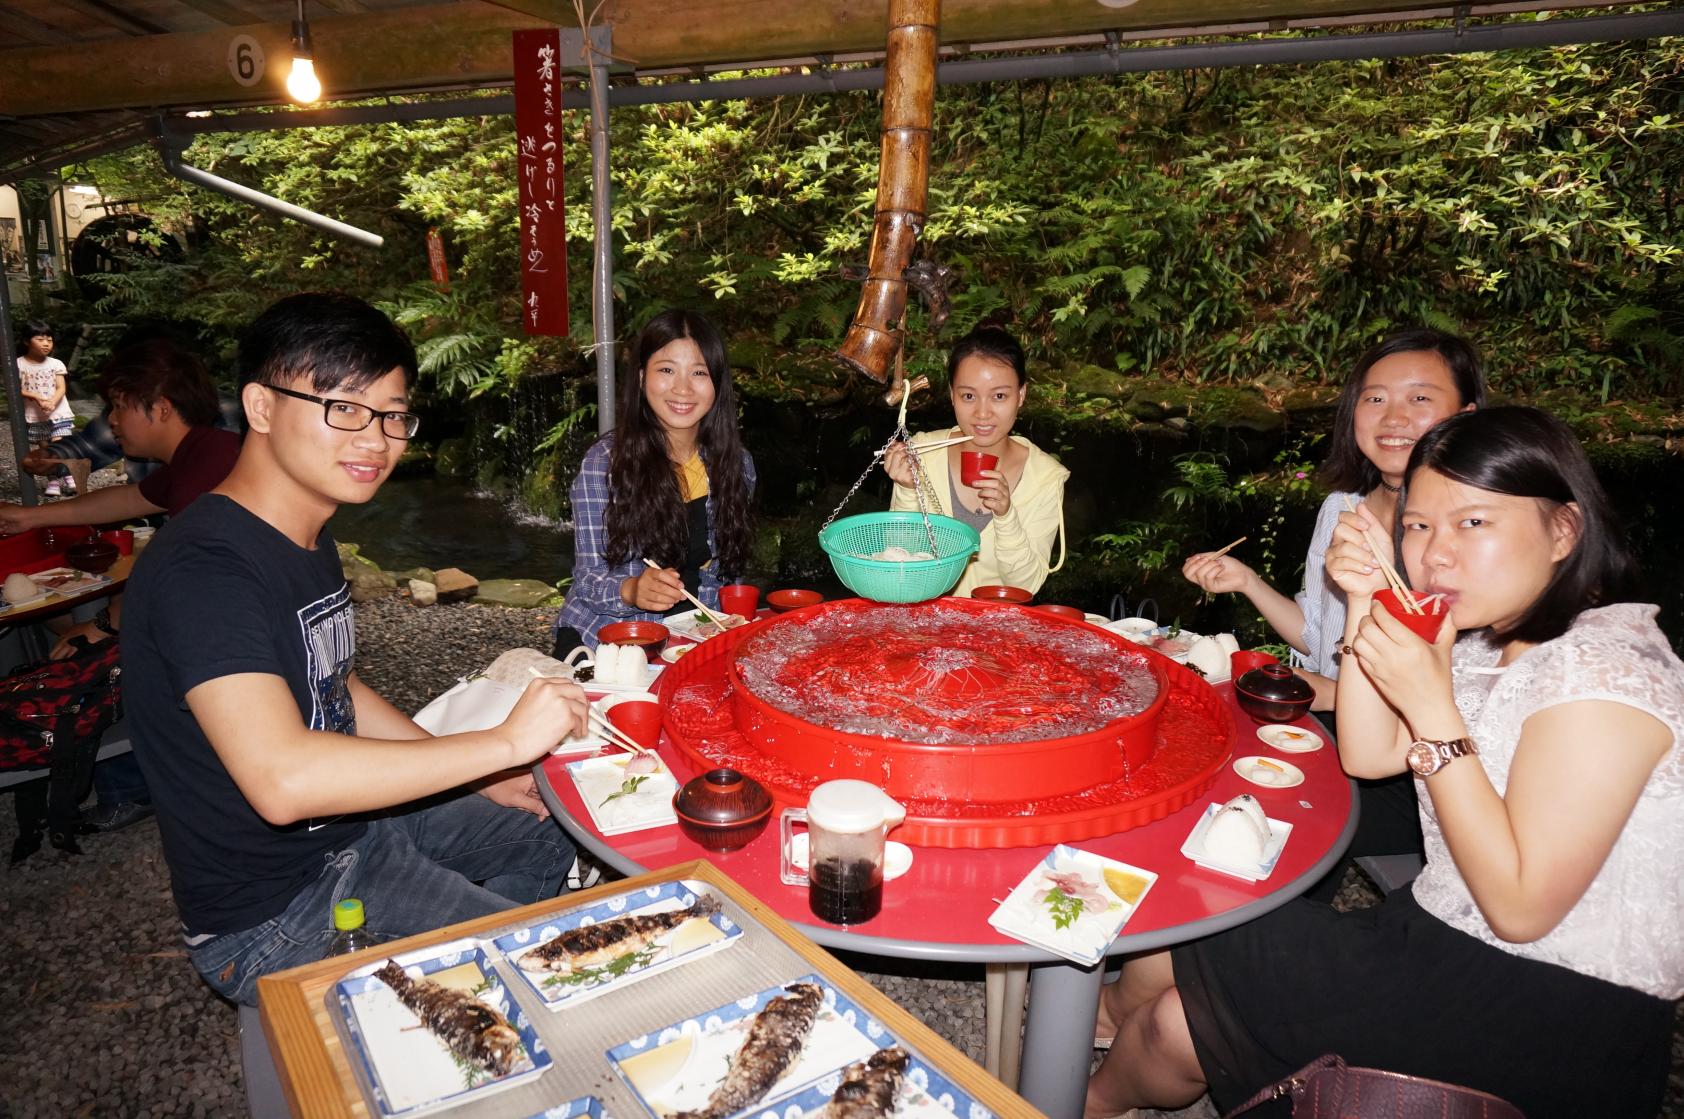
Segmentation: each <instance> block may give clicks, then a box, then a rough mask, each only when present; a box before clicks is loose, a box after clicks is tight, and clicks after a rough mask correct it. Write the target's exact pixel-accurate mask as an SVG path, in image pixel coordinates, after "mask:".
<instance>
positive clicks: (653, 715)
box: [608, 699, 661, 750]
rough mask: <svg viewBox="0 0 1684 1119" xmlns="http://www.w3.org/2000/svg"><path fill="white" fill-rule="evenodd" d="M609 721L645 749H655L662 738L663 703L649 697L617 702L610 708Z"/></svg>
mask: <svg viewBox="0 0 1684 1119" xmlns="http://www.w3.org/2000/svg"><path fill="white" fill-rule="evenodd" d="M608 721H609V722H610V723H612V724H613V725H614V729H615V730H617V731H620V732H621V733H623V734H625V735H626V736H627V737H628V738H630V739H631V740H632V741H633V742H635V743H637V744H638V745H639V746H642V747H644V748H645V749H648V750H653V749H654V748H655V744H656V743H657V742H659V741H660V740H661V705H660V704H658V703H651V702H650V701H649V700H647V699H628V700H626V701H625V702H624V703H616V704H615V705H614V706H613V707H610V708H609V709H608Z"/></svg>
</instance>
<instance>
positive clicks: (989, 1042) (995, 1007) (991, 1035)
mask: <svg viewBox="0 0 1684 1119" xmlns="http://www.w3.org/2000/svg"><path fill="white" fill-rule="evenodd" d="M982 990H983V998H984V1006H983V1013H982V1021H983V1025H984V1026H985V1027H986V1033H987V1035H988V1036H987V1038H986V1048H985V1049H984V1052H983V1058H982V1067H983V1068H984V1069H986V1070H987V1071H988V1075H990V1076H993V1077H999V1076H1000V1007H1001V1005H1002V1002H1001V1000H1002V999H1003V998H1004V997H1005V994H1006V969H1005V965H1004V964H985V965H983V969H982Z"/></svg>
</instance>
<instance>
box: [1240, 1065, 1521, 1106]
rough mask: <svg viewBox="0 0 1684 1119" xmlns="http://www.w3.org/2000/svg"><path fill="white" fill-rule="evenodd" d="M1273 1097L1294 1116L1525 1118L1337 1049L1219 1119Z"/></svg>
mask: <svg viewBox="0 0 1684 1119" xmlns="http://www.w3.org/2000/svg"><path fill="white" fill-rule="evenodd" d="M1276 1100H1290V1101H1291V1103H1292V1115H1293V1119H1413V1117H1415V1116H1421V1117H1423V1119H1424V1117H1427V1116H1435V1117H1439V1119H1526V1117H1525V1115H1524V1114H1523V1113H1522V1112H1521V1110H1520V1109H1519V1108H1518V1107H1516V1106H1514V1105H1513V1104H1512V1103H1509V1102H1508V1101H1507V1100H1502V1099H1498V1098H1497V1097H1496V1096H1493V1095H1491V1094H1490V1093H1488V1092H1481V1091H1479V1090H1478V1089H1475V1088H1464V1087H1462V1086H1461V1085H1459V1084H1446V1083H1445V1082H1444V1081H1442V1080H1428V1079H1427V1078H1426V1077H1424V1076H1405V1075H1404V1074H1403V1073H1400V1072H1385V1071H1383V1070H1381V1069H1374V1068H1357V1067H1353V1066H1351V1065H1347V1064H1346V1063H1345V1059H1344V1058H1343V1057H1340V1056H1339V1055H1338V1054H1336V1053H1328V1054H1326V1055H1325V1056H1321V1057H1317V1058H1316V1059H1315V1060H1313V1061H1311V1062H1310V1063H1309V1064H1307V1065H1305V1066H1304V1067H1303V1068H1301V1069H1299V1070H1298V1071H1297V1072H1295V1073H1293V1074H1292V1075H1291V1076H1289V1077H1287V1078H1286V1079H1284V1080H1279V1081H1276V1082H1275V1083H1274V1084H1271V1085H1269V1086H1268V1087H1267V1088H1265V1089H1263V1090H1262V1091H1261V1092H1258V1093H1257V1094H1256V1095H1255V1096H1252V1097H1251V1098H1250V1099H1249V1100H1247V1101H1245V1102H1244V1103H1242V1104H1241V1105H1240V1106H1239V1107H1236V1108H1235V1109H1234V1110H1232V1111H1230V1112H1228V1114H1227V1115H1225V1116H1223V1119H1233V1116H1236V1115H1243V1114H1245V1113H1246V1112H1248V1111H1251V1110H1252V1109H1253V1108H1257V1107H1261V1106H1262V1105H1264V1104H1266V1103H1269V1102H1271V1101H1276Z"/></svg>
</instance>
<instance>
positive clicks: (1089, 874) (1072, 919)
mask: <svg viewBox="0 0 1684 1119" xmlns="http://www.w3.org/2000/svg"><path fill="white" fill-rule="evenodd" d="M1107 874H1111V875H1112V877H1114V878H1116V879H1117V881H1118V882H1119V883H1121V884H1122V885H1120V886H1119V888H1120V889H1122V890H1123V891H1124V893H1127V894H1129V895H1130V896H1132V897H1133V899H1134V900H1133V901H1130V900H1129V899H1128V898H1127V897H1124V896H1122V895H1121V894H1118V893H1117V892H1115V891H1114V890H1113V889H1112V888H1111V884H1110V882H1109V881H1108V880H1107V878H1106V875H1107ZM1118 875H1121V877H1120V878H1119V877H1117V876H1118ZM1054 876H1057V877H1054ZM1157 881H1158V875H1157V873H1156V872H1154V871H1150V870H1146V869H1143V868H1141V867H1138V866H1131V865H1130V864H1128V863H1125V862H1119V861H1118V860H1116V859H1108V858H1106V857H1105V856H1103V855H1096V854H1094V853H1093V852H1092V851H1084V850H1082V849H1081V848H1079V847H1070V846H1068V845H1066V844H1063V843H1060V844H1059V845H1058V846H1056V847H1054V848H1053V849H1052V850H1051V851H1049V852H1047V855H1046V857H1045V858H1043V859H1042V860H1041V861H1040V862H1038V863H1036V864H1035V866H1034V867H1032V868H1031V869H1030V871H1029V873H1028V874H1026V875H1024V876H1023V880H1022V881H1021V882H1019V883H1018V884H1017V885H1016V886H1014V887H1012V892H1011V893H1009V894H1007V895H1006V899H1005V900H1004V901H1002V902H1001V903H1000V905H999V908H997V909H995V910H994V912H993V913H991V914H990V915H989V917H988V923H989V924H990V925H993V926H994V929H995V930H996V931H997V932H1000V933H1002V934H1004V935H1006V936H1009V937H1011V938H1013V939H1014V940H1021V941H1023V942H1024V943H1025V944H1031V945H1034V946H1035V947H1036V948H1044V949H1046V950H1047V951H1048V952H1053V953H1056V954H1057V955H1060V956H1063V957H1064V958H1065V959H1067V960H1074V961H1075V962H1077V963H1079V964H1082V965H1084V966H1092V965H1093V964H1096V963H1098V962H1099V961H1100V960H1101V959H1103V958H1104V956H1105V950H1106V949H1107V948H1109V947H1110V946H1111V942H1112V941H1114V940H1116V939H1117V935H1118V934H1119V933H1120V932H1122V929H1123V926H1124V925H1125V924H1127V923H1128V919H1129V918H1130V917H1133V916H1134V914H1135V911H1136V910H1138V909H1139V908H1140V907H1141V906H1142V905H1143V904H1145V902H1146V895H1147V894H1148V893H1149V892H1150V891H1151V889H1152V886H1153V884H1154V883H1156V882H1157ZM1065 886H1069V887H1071V888H1073V889H1081V888H1084V887H1085V888H1087V889H1091V890H1093V891H1094V893H1096V894H1097V895H1098V896H1099V897H1100V898H1101V899H1103V901H1102V902H1099V901H1096V902H1094V903H1093V904H1091V905H1090V904H1087V903H1085V902H1081V901H1074V900H1072V901H1068V902H1066V903H1065V907H1064V908H1060V909H1058V910H1057V911H1056V912H1055V908H1054V906H1053V905H1052V904H1051V903H1050V902H1049V899H1048V898H1047V897H1046V896H1045V895H1048V894H1049V893H1050V892H1051V891H1052V890H1054V889H1055V888H1056V889H1058V890H1059V891H1060V894H1059V897H1055V898H1053V899H1051V900H1052V901H1057V900H1059V898H1062V897H1065V896H1066V895H1064V894H1063V889H1064V887H1065ZM1036 895H1043V896H1041V897H1037V896H1036ZM1061 921H1062V922H1063V924H1062V925H1061V924H1060V922H1061Z"/></svg>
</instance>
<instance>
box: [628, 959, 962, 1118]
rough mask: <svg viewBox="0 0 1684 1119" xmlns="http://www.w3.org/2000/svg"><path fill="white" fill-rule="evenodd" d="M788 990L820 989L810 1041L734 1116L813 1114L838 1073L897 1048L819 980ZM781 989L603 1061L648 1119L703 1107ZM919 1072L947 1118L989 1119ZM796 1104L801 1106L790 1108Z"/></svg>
mask: <svg viewBox="0 0 1684 1119" xmlns="http://www.w3.org/2000/svg"><path fill="white" fill-rule="evenodd" d="M791 983H816V984H818V985H819V986H820V987H821V988H823V989H824V1002H823V1004H822V1005H821V1007H820V1008H819V1013H818V1017H817V1018H816V1019H815V1021H814V1023H813V1030H812V1033H811V1034H809V1035H808V1037H807V1043H806V1045H804V1046H803V1047H802V1050H801V1056H800V1057H799V1058H798V1059H797V1060H796V1062H795V1063H794V1065H792V1066H791V1067H790V1068H789V1069H788V1070H786V1071H785V1073H784V1075H783V1076H781V1077H780V1078H779V1079H778V1080H777V1082H776V1083H774V1084H773V1085H772V1086H771V1088H770V1089H768V1090H767V1092H766V1094H765V1095H764V1096H763V1097H762V1098H761V1100H760V1101H759V1102H757V1103H756V1104H754V1105H753V1106H752V1107H748V1108H744V1109H743V1110H741V1111H739V1112H736V1113H734V1114H735V1115H738V1116H752V1117H761V1116H769V1117H772V1119H797V1117H798V1116H800V1115H801V1114H803V1113H805V1112H806V1111H808V1110H811V1108H812V1107H813V1106H818V1105H819V1104H822V1103H823V1102H825V1101H828V1100H829V1098H830V1093H831V1092H834V1091H835V1089H836V1084H837V1083H838V1082H839V1081H840V1079H841V1071H842V1069H844V1068H846V1067H847V1066H848V1065H851V1064H853V1063H854V1062H855V1061H863V1060H865V1059H866V1058H867V1057H869V1056H871V1054H872V1053H874V1052H876V1051H877V1050H879V1049H886V1048H888V1047H889V1046H891V1045H895V1044H897V1040H896V1038H895V1036H894V1035H893V1034H891V1033H890V1032H889V1031H888V1029H887V1028H886V1027H885V1026H884V1025H883V1024H882V1023H881V1022H879V1021H877V1019H875V1018H873V1017H872V1016H871V1015H870V1014H868V1013H867V1012H866V1011H865V1010H863V1009H861V1008H860V1007H859V1006H858V1005H856V1004H855V1003H854V1002H853V1001H852V1000H850V999H849V998H848V997H847V996H846V995H844V994H842V993H841V992H839V991H837V990H836V989H835V988H834V987H832V986H830V985H829V984H828V983H826V982H825V981H824V980H823V979H821V978H820V977H819V976H817V975H805V976H802V977H801V978H800V979H796V980H792V981H791ZM789 985H790V984H780V985H779V986H776V987H769V988H767V989H766V990H764V991H761V992H759V993H758V994H753V995H748V996H745V997H744V998H741V999H738V1000H737V1001H736V1002H734V1003H730V1004H728V1005H726V1006H721V1007H716V1008H715V1009H713V1010H710V1011H708V1012H707V1013H705V1014H698V1015H696V1016H695V1017H693V1018H686V1019H684V1020H682V1021H678V1022H674V1023H673V1024H671V1025H670V1026H664V1027H662V1028H661V1029H659V1030H657V1031H655V1032H654V1033H648V1034H644V1035H643V1036H641V1037H634V1038H632V1039H631V1040H630V1041H628V1042H626V1043H625V1044H624V1045H618V1046H615V1047H614V1048H613V1049H610V1050H609V1051H608V1061H609V1063H610V1064H612V1065H613V1066H614V1071H615V1072H617V1073H619V1075H620V1078H621V1079H622V1080H624V1081H625V1082H626V1085H627V1087H629V1088H630V1089H631V1091H632V1094H633V1095H634V1096H636V1097H637V1100H638V1102H639V1103H641V1104H642V1105H643V1106H644V1107H646V1108H647V1109H648V1110H649V1113H650V1114H651V1115H654V1116H656V1119H668V1117H669V1116H671V1115H672V1114H673V1113H674V1112H677V1111H684V1110H691V1109H696V1108H700V1107H703V1106H704V1105H706V1103H707V1101H708V1098H709V1097H710V1096H711V1095H712V1094H713V1091H714V1089H715V1088H717V1087H718V1086H719V1084H720V1082H721V1081H723V1080H724V1078H725V1076H726V1074H727V1073H728V1072H729V1069H730V1063H731V1060H732V1058H734V1057H735V1056H736V1054H737V1051H738V1050H739V1049H740V1048H741V1047H742V1044H743V1042H744V1040H746V1038H747V1034H748V1029H749V1026H750V1025H751V1024H752V1023H753V1021H754V1018H755V1016H756V1015H757V1014H759V1013H760V1011H761V1010H762V1009H764V1008H765V1006H766V1004H767V1003H769V1002H771V1001H772V1000H773V999H774V998H777V997H779V996H780V995H782V994H784V993H785V988H786V987H787V986H789ZM919 1067H920V1068H921V1069H922V1070H923V1071H921V1072H920V1074H919V1075H920V1076H921V1077H923V1079H924V1082H925V1083H924V1087H925V1090H926V1091H928V1090H929V1086H930V1085H932V1084H935V1085H936V1087H937V1088H938V1089H939V1091H936V1092H932V1093H931V1094H932V1095H935V1096H936V1097H937V1098H938V1099H939V1098H941V1097H943V1096H945V1097H947V1098H950V1099H952V1100H953V1105H952V1106H951V1107H949V1108H947V1110H948V1111H949V1112H950V1113H951V1114H953V1115H957V1116H964V1117H965V1119H991V1117H990V1116H989V1113H988V1112H987V1111H986V1110H983V1109H981V1108H980V1106H979V1105H978V1104H976V1102H975V1101H974V1100H972V1099H971V1098H970V1097H969V1096H968V1095H966V1094H965V1093H964V1092H962V1091H960V1090H959V1089H958V1088H956V1087H954V1085H953V1084H952V1083H951V1082H950V1081H948V1080H947V1079H946V1078H945V1077H941V1076H939V1074H935V1073H934V1070H931V1069H930V1068H929V1066H928V1065H925V1064H923V1063H922V1062H920V1066H919ZM932 1076H933V1077H934V1078H935V1079H932ZM938 1081H939V1083H938ZM827 1083H828V1084H829V1085H830V1087H829V1088H828V1089H827V1090H825V1091H824V1093H823V1099H822V1100H817V1099H816V1097H813V1096H812V1095H811V1093H812V1092H813V1091H814V1090H817V1089H820V1088H822V1086H823V1085H825V1084H827ZM913 1083H914V1084H917V1081H916V1080H914V1081H913ZM798 1099H800V1100H803V1101H806V1103H804V1104H802V1105H800V1106H798V1105H797V1100H798ZM815 1101H816V1102H815ZM722 1119H730V1117H722Z"/></svg>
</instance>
